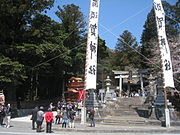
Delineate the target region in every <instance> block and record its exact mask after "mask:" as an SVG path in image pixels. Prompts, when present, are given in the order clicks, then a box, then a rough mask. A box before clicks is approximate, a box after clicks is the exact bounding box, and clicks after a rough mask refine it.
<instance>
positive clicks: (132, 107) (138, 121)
mask: <svg viewBox="0 0 180 135" xmlns="http://www.w3.org/2000/svg"><path fill="white" fill-rule="evenodd" d="M144 101H145V98H143V97H131V98H118V99H117V100H116V101H108V102H106V106H105V107H102V108H101V109H99V111H98V114H97V117H99V118H98V120H99V121H98V122H100V123H101V124H104V125H116V126H117V125H119V126H143V125H161V122H160V121H158V120H156V119H148V118H144V117H140V116H139V114H138V112H137V111H136V108H143V103H144ZM144 109H146V108H144Z"/></svg>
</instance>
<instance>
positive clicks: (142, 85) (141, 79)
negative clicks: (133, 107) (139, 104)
mask: <svg viewBox="0 0 180 135" xmlns="http://www.w3.org/2000/svg"><path fill="white" fill-rule="evenodd" d="M140 82H141V93H142V96H143V97H144V96H145V92H144V84H143V77H142V73H140Z"/></svg>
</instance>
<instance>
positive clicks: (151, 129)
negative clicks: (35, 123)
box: [0, 116, 180, 134]
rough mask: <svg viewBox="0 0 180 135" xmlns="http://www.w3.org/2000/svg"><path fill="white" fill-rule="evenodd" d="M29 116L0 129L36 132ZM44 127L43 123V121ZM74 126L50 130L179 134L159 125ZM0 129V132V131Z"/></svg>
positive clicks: (178, 129)
mask: <svg viewBox="0 0 180 135" xmlns="http://www.w3.org/2000/svg"><path fill="white" fill-rule="evenodd" d="M30 117H31V116H26V117H20V118H14V119H12V126H13V127H12V128H10V129H6V128H1V131H11V132H13V131H17V130H18V131H19V132H22V133H23V131H26V132H28V133H36V132H35V131H33V130H31V120H30ZM43 126H44V127H45V123H43ZM75 126H76V127H75V128H62V127H61V125H57V124H53V126H52V130H53V131H54V133H62V132H63V133H69V132H73V133H74V132H80V133H82V134H83V133H89V134H90V133H137V134H138V133H156V134H157V133H178V134H180V127H179V126H175V127H173V126H172V127H170V128H166V127H161V126H160V125H159V126H143V127H141V126H131V127H128V126H126V125H125V126H118V125H116V126H114V125H112V126H110V125H102V124H97V125H96V127H89V124H88V123H87V124H85V125H82V124H80V123H76V124H75ZM1 131H0V133H1Z"/></svg>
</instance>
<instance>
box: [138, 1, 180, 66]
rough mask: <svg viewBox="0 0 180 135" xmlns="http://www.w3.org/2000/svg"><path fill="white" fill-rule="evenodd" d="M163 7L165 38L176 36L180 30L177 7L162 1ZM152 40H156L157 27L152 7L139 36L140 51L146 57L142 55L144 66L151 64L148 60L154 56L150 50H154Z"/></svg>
mask: <svg viewBox="0 0 180 135" xmlns="http://www.w3.org/2000/svg"><path fill="white" fill-rule="evenodd" d="M163 8H164V11H165V14H166V20H165V24H166V34H167V38H168V39H170V38H172V37H177V36H178V35H179V32H180V27H179V25H178V23H177V22H178V19H179V17H180V16H179V14H178V10H179V8H178V7H177V6H171V5H170V4H168V3H167V2H163ZM154 41H157V28H156V22H155V14H154V9H152V10H151V11H150V13H149V14H148V16H147V20H146V22H145V24H144V30H143V33H142V36H141V43H142V47H141V53H142V54H143V55H144V56H145V57H146V58H145V57H142V67H144V68H148V67H152V66H153V65H152V63H151V62H150V61H149V60H150V59H151V58H152V57H153V56H154V54H153V52H152V51H154V50H153V49H152V48H154V47H153V45H154V44H153V43H151V42H154Z"/></svg>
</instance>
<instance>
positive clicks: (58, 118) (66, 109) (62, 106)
mask: <svg viewBox="0 0 180 135" xmlns="http://www.w3.org/2000/svg"><path fill="white" fill-rule="evenodd" d="M52 111H53V112H56V113H52ZM77 114H78V107H77V104H76V103H66V102H60V101H58V103H57V105H53V103H50V105H49V106H48V109H47V111H46V110H45V108H44V107H43V106H40V107H39V108H38V107H35V108H34V109H33V111H32V116H31V120H32V129H33V130H35V129H36V131H37V132H42V123H43V121H45V123H46V132H47V133H51V132H52V124H61V127H62V128H66V127H67V126H68V127H69V128H75V117H76V116H77Z"/></svg>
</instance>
